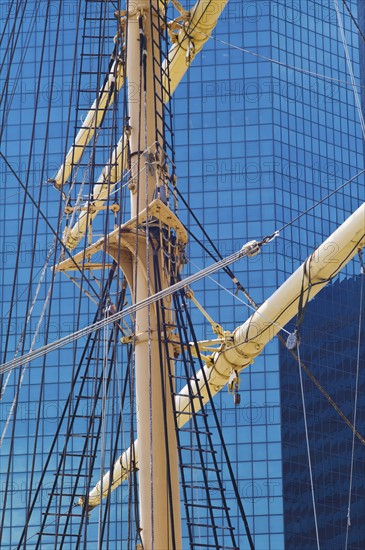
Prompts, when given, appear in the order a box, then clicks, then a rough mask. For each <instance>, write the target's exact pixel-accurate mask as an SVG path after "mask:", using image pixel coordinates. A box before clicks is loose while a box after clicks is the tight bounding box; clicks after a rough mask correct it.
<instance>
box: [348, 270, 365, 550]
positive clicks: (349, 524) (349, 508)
mask: <svg viewBox="0 0 365 550" xmlns="http://www.w3.org/2000/svg"><path fill="white" fill-rule="evenodd" d="M360 277H361V287H360V311H359V325H358V339H357V359H356V378H355V400H354V420H353V426H354V429H353V432H352V449H351V467H350V483H349V485H350V487H349V500H348V507H347V524H346V541H345V550H347V545H348V538H349V529H350V527H351V497H352V478H353V473H354V459H355V430H356V420H357V399H358V389H359V371H360V347H361V325H362V304H363V293H364V277H365V274H364V273H363V271H362V270H361V275H360Z"/></svg>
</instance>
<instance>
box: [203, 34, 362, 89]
mask: <svg viewBox="0 0 365 550" xmlns="http://www.w3.org/2000/svg"><path fill="white" fill-rule="evenodd" d="M199 34H202V35H203V36H206V37H208V38H210V39H211V40H214V41H215V42H219V43H220V44H223V45H224V46H229V47H230V48H233V49H234V50H238V51H240V52H243V53H247V54H249V55H252V56H253V57H256V58H258V59H262V60H263V61H268V62H270V63H273V64H275V65H279V66H280V67H284V68H286V69H290V70H292V71H298V72H299V73H302V74H305V75H308V76H313V77H315V78H321V79H323V80H328V81H329V82H335V83H337V84H343V85H344V86H346V87H348V86H351V87H352V82H348V81H347V80H341V79H338V78H333V77H331V76H327V75H324V74H321V73H317V72H314V71H309V70H307V69H303V68H302V67H297V66H296V65H289V64H288V63H284V62H283V61H279V60H278V59H273V58H271V57H267V56H265V55H261V54H259V53H256V52H252V51H251V50H247V48H242V47H241V46H237V45H236V44H231V43H230V42H227V41H226V40H221V39H219V38H217V37H216V36H213V35H208V34H206V33H204V32H203V31H202V30H199ZM356 87H357V88H358V89H360V90H361V89H365V86H363V85H361V84H358V85H357V86H356Z"/></svg>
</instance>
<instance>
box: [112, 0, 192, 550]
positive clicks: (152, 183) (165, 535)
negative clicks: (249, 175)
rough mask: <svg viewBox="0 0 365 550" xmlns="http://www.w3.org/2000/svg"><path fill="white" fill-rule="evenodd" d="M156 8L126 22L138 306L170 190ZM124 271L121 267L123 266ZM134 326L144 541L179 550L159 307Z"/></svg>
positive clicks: (142, 8)
mask: <svg viewBox="0 0 365 550" xmlns="http://www.w3.org/2000/svg"><path fill="white" fill-rule="evenodd" d="M159 9H163V7H162V4H161V3H160V2H159V1H158V0H152V1H151V0H138V3H137V2H134V3H133V2H129V3H128V13H127V17H126V21H127V75H128V80H127V89H128V92H127V93H128V112H129V117H130V118H129V125H130V138H129V145H130V152H131V157H130V158H131V166H132V173H131V175H132V185H130V188H131V217H132V219H136V232H135V253H134V262H133V275H132V282H131V285H130V286H131V287H132V294H133V295H134V300H135V301H136V302H140V301H141V300H143V299H144V298H146V297H147V296H149V295H151V294H153V293H154V292H155V291H156V281H155V277H154V265H153V249H156V248H158V243H157V242H156V240H157V239H156V237H154V236H152V232H149V228H148V208H149V205H150V204H151V203H152V201H153V199H154V197H156V195H158V193H159V192H161V188H162V187H164V185H165V183H164V182H163V181H162V180H161V173H160V172H159V169H158V165H159V162H160V161H161V160H162V158H161V156H162V155H163V144H162V143H161V137H162V135H163V130H162V119H163V112H162V110H163V103H162V100H161V101H158V100H156V97H157V98H158V97H159V98H161V99H162V90H161V84H160V83H159V80H160V74H161V66H160V59H161V58H160V52H159V50H158V48H159V45H160V33H159V21H158V19H159V17H160V14H159ZM157 53H158V54H157ZM160 82H161V80H160ZM159 88H160V89H159ZM136 92H137V93H136ZM165 191H166V190H164V192H165ZM164 192H163V193H164ZM146 210H147V212H146V214H145V216H144V217H145V218H146V222H145V225H144V227H142V226H141V222H142V217H143V211H146ZM158 256H159V257H158V265H159V267H160V279H161V286H162V288H164V287H167V286H168V284H169V282H168V281H166V277H165V275H164V270H163V269H162V262H163V257H162V252H161V250H160V252H159V253H158ZM155 261H156V260H155ZM121 267H122V268H124V265H123V261H122V262H121ZM135 323H136V325H135V326H136V334H135V338H136V341H135V377H136V413H137V435H138V441H139V502H140V527H141V538H142V542H143V548H146V549H149V548H151V549H152V548H155V549H156V550H157V549H159V550H160V549H162V548H164V549H171V550H172V549H173V548H181V527H180V522H181V520H180V495H179V481H178V456H177V444H176V432H175V426H174V417H173V411H172V400H171V397H170V388H169V377H168V373H167V370H166V369H167V365H166V357H164V355H166V352H165V351H164V349H161V347H160V348H159V336H158V331H159V330H161V328H160V327H159V326H158V322H157V311H156V307H155V306H150V307H149V308H145V309H143V310H141V311H138V312H137V314H136V319H135ZM170 355H173V353H172V352H171V354H170Z"/></svg>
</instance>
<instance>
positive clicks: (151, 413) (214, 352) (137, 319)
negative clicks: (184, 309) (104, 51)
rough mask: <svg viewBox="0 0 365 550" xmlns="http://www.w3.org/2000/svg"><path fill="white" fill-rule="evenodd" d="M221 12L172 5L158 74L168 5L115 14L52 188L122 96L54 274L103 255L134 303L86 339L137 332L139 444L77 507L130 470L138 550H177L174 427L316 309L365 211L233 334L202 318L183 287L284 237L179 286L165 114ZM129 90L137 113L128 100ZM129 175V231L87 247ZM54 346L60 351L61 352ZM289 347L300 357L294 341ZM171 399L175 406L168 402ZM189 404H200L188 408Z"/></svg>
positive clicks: (119, 229)
mask: <svg viewBox="0 0 365 550" xmlns="http://www.w3.org/2000/svg"><path fill="white" fill-rule="evenodd" d="M226 3H227V0H208V1H201V0H198V2H197V4H196V5H195V6H194V8H193V9H192V10H191V11H190V12H187V11H185V10H183V9H182V8H181V6H180V5H179V4H178V5H177V8H178V10H179V11H180V16H179V17H178V18H177V19H176V20H175V21H172V22H170V23H168V31H169V35H170V39H171V41H172V44H173V45H172V48H171V49H170V51H169V53H168V57H167V59H165V61H164V62H163V63H161V57H162V56H161V48H162V45H161V42H162V40H163V39H162V36H163V31H164V25H165V10H166V4H165V3H164V2H161V1H160V0H151V1H150V0H138V2H136V3H134V4H132V3H130V4H129V9H128V11H123V12H118V13H117V14H116V16H117V19H118V21H119V30H118V32H119V33H120V35H122V36H123V39H125V44H123V47H122V48H121V49H120V50H119V51H118V49H116V50H115V54H114V59H113V61H112V63H111V67H110V72H109V74H108V75H107V77H106V80H105V82H104V85H103V87H102V88H101V89H100V92H99V95H98V97H97V99H96V100H95V103H94V104H93V106H92V108H91V109H90V111H89V113H88V114H87V116H86V118H85V121H84V123H83V126H82V128H81V129H80V131H79V133H78V135H77V136H76V140H75V143H74V145H73V146H72V147H71V149H70V150H69V152H68V153H67V156H66V158H65V162H64V164H63V165H62V166H61V167H60V169H59V170H58V172H57V174H56V176H55V177H54V178H53V179H52V180H51V181H52V183H53V184H54V186H55V187H56V188H57V189H59V190H61V191H62V192H63V193H64V187H65V186H66V184H67V182H68V180H69V178H70V177H71V175H72V172H73V170H74V167H75V166H77V164H78V163H79V161H80V159H81V157H82V154H83V152H84V149H85V147H86V145H87V144H88V143H89V142H90V140H91V139H92V138H93V136H94V134H95V132H96V130H97V129H98V128H99V127H101V126H102V122H103V119H104V117H105V113H106V111H107V110H108V109H109V108H110V107H111V105H112V103H113V101H114V94H115V88H116V89H117V90H118V91H119V90H121V89H122V87H123V86H126V88H127V97H128V124H126V125H125V129H124V133H123V135H122V136H121V138H120V140H119V142H118V145H117V147H116V149H115V150H114V151H113V152H112V154H111V156H110V159H109V161H108V162H107V164H106V165H105V167H104V169H103V170H102V172H101V175H100V177H99V179H98V181H97V183H96V184H95V186H94V189H93V199H92V201H88V202H86V203H85V204H83V205H82V206H74V207H72V206H71V205H70V204H69V203H67V202H66V207H65V212H66V214H67V215H68V216H71V218H72V219H73V217H74V216H75V215H76V216H77V220H76V222H75V223H73V225H71V224H70V225H69V226H67V228H66V230H65V233H64V236H63V238H64V244H65V246H66V247H67V248H68V249H69V250H70V251H72V250H73V249H74V248H75V247H76V246H77V245H78V244H79V243H80V241H81V239H82V237H83V236H84V235H85V233H88V239H89V242H88V246H86V247H85V249H84V250H82V251H81V252H78V253H77V254H75V255H74V256H73V257H72V258H71V259H64V260H63V261H61V262H60V263H59V264H58V265H57V266H56V267H55V271H57V272H64V273H66V274H67V273H68V272H70V271H80V272H85V271H86V272H92V271H94V270H96V271H97V270H100V269H102V268H105V266H106V264H105V262H104V261H103V262H100V261H96V262H93V261H92V258H93V256H95V255H97V254H100V253H102V254H104V255H105V254H107V255H108V256H110V257H111V258H112V261H113V263H114V264H116V265H118V267H119V268H120V269H121V271H122V272H123V274H124V276H125V278H126V281H127V283H128V286H129V289H130V292H131V296H132V297H133V305H132V306H130V308H127V310H125V309H124V310H121V311H120V312H118V311H117V309H115V306H113V309H111V310H109V313H108V315H106V317H105V319H104V320H103V321H102V322H101V323H100V322H99V324H98V326H97V327H96V326H90V327H89V333H91V332H93V331H94V330H95V329H96V328H101V327H103V326H107V325H112V324H113V323H116V322H117V321H119V320H121V319H123V318H124V317H126V316H127V315H131V316H132V318H133V323H134V332H133V333H132V334H131V335H130V336H129V337H128V338H124V342H123V338H122V342H123V343H125V344H131V343H132V344H133V348H134V355H135V377H136V411H137V440H136V441H135V443H134V444H133V445H132V446H131V447H130V448H128V449H127V450H126V451H125V452H124V453H123V454H122V455H121V456H120V457H119V458H118V459H117V461H116V462H115V464H114V467H113V468H112V469H111V470H110V471H109V472H107V473H106V474H105V475H104V476H103V477H102V479H101V480H100V481H99V482H98V483H97V484H96V486H95V487H94V488H93V489H92V490H91V491H90V493H89V494H87V495H85V496H82V497H80V498H79V499H78V505H79V506H81V507H82V508H85V509H86V511H87V513H89V512H90V511H91V510H92V509H93V508H95V507H96V506H98V505H99V504H100V503H101V501H102V499H103V498H105V497H108V496H110V493H111V492H112V491H113V490H114V489H116V488H117V487H118V486H119V485H120V484H121V483H122V482H123V481H126V480H127V479H128V478H129V476H130V475H131V474H132V473H133V472H134V471H136V470H137V469H138V472H139V499H138V500H139V514H140V533H139V536H140V540H141V547H143V548H146V549H147V548H156V549H160V548H166V549H167V548H170V549H173V548H181V547H182V543H181V538H182V534H181V521H180V517H181V511H180V492H179V472H178V463H179V453H178V448H179V442H178V441H177V435H176V427H177V428H178V429H181V428H182V427H183V426H185V425H186V424H187V423H188V422H189V421H191V420H192V418H193V417H194V415H196V413H198V412H199V411H200V410H201V408H202V407H203V405H204V404H206V403H208V402H209V401H210V400H211V398H212V397H214V395H215V394H216V393H218V392H219V391H220V390H221V389H222V388H224V387H226V386H227V385H228V387H229V389H230V391H232V392H234V391H235V390H236V389H237V387H238V384H239V374H240V372H241V371H242V370H243V369H245V368H247V367H248V366H249V365H251V364H252V363H253V362H254V359H255V358H256V357H257V356H258V355H259V354H260V353H262V351H263V349H264V347H265V345H266V344H267V343H268V342H269V341H270V340H271V339H272V338H274V336H275V335H276V334H277V333H278V332H279V331H280V330H281V329H282V327H283V326H285V325H286V324H287V323H288V322H289V321H290V320H291V319H293V318H294V317H295V316H296V315H297V314H298V310H299V308H300V304H301V303H302V302H303V300H304V301H308V300H310V299H312V298H314V296H315V295H316V294H317V293H318V292H319V291H320V290H321V289H322V288H323V287H324V286H325V285H326V284H327V283H328V282H329V281H331V280H332V279H333V278H334V277H335V276H336V274H337V273H338V272H339V271H340V270H341V269H342V267H343V266H344V265H346V264H347V263H348V262H349V261H350V260H351V259H352V258H354V257H355V256H356V254H358V253H359V251H361V250H362V248H363V247H364V246H365V205H364V204H363V205H361V206H360V207H359V208H358V210H357V211H355V212H354V213H353V214H352V216H350V217H349V218H348V219H347V220H346V221H345V222H344V223H343V224H342V225H341V226H340V227H339V228H338V229H337V230H336V231H335V232H334V233H333V234H332V235H331V236H330V237H328V239H327V240H326V241H324V243H323V244H322V245H320V246H319V247H318V248H317V250H316V251H314V252H313V254H312V255H311V256H310V257H309V258H308V259H307V260H306V261H305V262H304V263H303V265H302V266H300V267H299V268H298V269H297V270H296V271H295V272H294V273H293V275H292V276H291V277H290V278H289V279H288V280H287V281H286V282H285V283H284V284H283V285H282V286H281V287H280V288H279V289H278V290H277V291H276V292H275V293H274V294H273V295H272V296H271V297H270V298H269V299H268V300H266V302H264V303H263V304H262V305H261V306H260V307H259V308H258V309H257V311H256V312H255V313H254V314H253V315H252V316H251V317H250V318H249V319H248V320H247V321H246V322H245V323H243V324H242V325H241V326H239V327H237V328H236V329H235V330H234V331H233V332H230V331H226V330H224V327H221V326H220V325H218V324H217V323H215V322H214V321H213V319H211V318H210V317H209V316H208V314H207V313H206V312H205V311H204V310H203V308H202V307H201V306H200V304H199V302H198V301H197V299H196V297H195V296H194V293H193V291H192V290H191V289H190V285H192V284H193V283H194V282H195V281H196V280H199V278H202V277H204V276H206V275H207V274H208V273H209V274H210V273H214V272H215V271H217V270H218V269H220V268H222V267H226V266H227V265H229V263H232V262H233V261H236V260H238V259H240V258H243V257H247V258H248V260H249V258H250V257H251V256H253V255H255V254H258V253H260V251H261V248H263V247H264V245H265V244H267V242H269V241H270V240H271V239H273V238H276V237H278V236H279V234H280V232H279V231H278V232H275V233H273V235H271V236H269V237H266V238H264V239H262V240H261V241H258V242H256V241H253V242H249V243H247V244H246V245H244V246H243V247H242V250H241V251H239V252H237V253H236V254H235V255H232V257H230V258H227V259H226V261H221V262H217V264H216V265H213V266H211V269H210V270H208V269H204V270H202V271H201V272H198V273H197V274H196V275H193V276H191V277H189V278H187V279H181V277H180V271H181V270H182V268H183V265H184V264H185V262H186V256H185V249H186V246H187V243H188V235H187V231H186V229H185V227H184V225H183V224H182V223H181V221H180V220H179V218H178V216H177V213H176V211H174V210H173V209H171V208H170V205H169V203H170V200H171V199H175V198H176V192H175V187H176V176H175V174H174V168H172V169H171V167H170V169H169V164H170V165H171V164H173V163H172V162H170V159H169V156H168V150H167V147H166V143H165V139H166V138H165V136H166V133H167V132H166V128H165V126H166V124H168V123H167V122H166V117H167V115H166V111H165V108H166V105H168V104H169V102H170V99H171V95H172V94H173V92H174V90H175V89H176V88H177V86H178V84H179V82H180V81H181V79H182V77H183V76H184V74H185V72H186V71H187V69H188V67H189V65H190V63H191V62H192V60H193V59H194V57H195V55H197V54H198V53H199V52H200V50H201V49H202V48H203V46H204V44H205V43H206V42H207V40H208V39H209V37H210V35H211V33H212V31H213V29H214V27H215V25H216V24H217V21H218V18H219V16H220V14H221V13H222V11H223V9H224V7H225V5H226ZM174 5H175V2H174ZM126 53H127V55H126ZM136 83H138V86H137V88H138V94H139V101H138V102H136V101H135V100H134V94H135V86H136ZM151 106H153V108H151ZM126 172H128V173H129V179H128V188H129V190H130V211H131V219H130V220H129V221H127V222H125V223H124V224H122V225H117V226H116V227H115V229H114V231H113V232H111V233H109V235H107V236H105V237H102V238H101V239H99V240H98V241H96V242H94V243H92V242H91V237H92V232H91V227H92V222H93V220H94V219H95V218H96V216H97V215H98V213H99V212H100V211H105V210H107V211H108V210H110V211H111V212H113V213H114V214H115V215H116V213H117V212H119V208H120V207H119V205H118V204H117V203H116V202H113V203H111V197H112V193H113V191H114V190H115V188H116V186H117V185H118V184H119V182H120V181H121V179H122V177H123V174H125V173H126ZM65 197H66V195H65ZM112 265H113V264H110V266H112ZM178 292H182V293H183V294H184V295H185V296H186V298H188V299H190V300H191V301H192V302H193V303H194V304H195V306H196V307H198V308H199V309H200V310H201V311H202V313H203V314H204V315H206V316H207V318H208V321H209V322H210V323H211V325H212V328H213V331H214V333H215V334H216V336H217V337H216V339H214V340H208V341H202V342H195V343H189V344H187V343H185V344H184V343H183V342H182V341H181V339H180V338H179V336H178V334H177V324H176V315H177V314H176V312H175V311H174V294H175V293H178ZM81 334H82V335H85V334H87V331H85V330H84V331H80V335H74V336H73V338H77V337H79V336H81ZM70 336H71V337H72V335H70ZM66 340H67V342H69V341H71V340H70V339H66ZM66 340H64V342H66ZM59 345H60V346H61V345H63V342H62V341H60V342H59ZM184 345H185V346H186V347H187V346H188V345H189V346H190V347H191V349H190V352H189V353H191V354H192V355H193V356H196V357H199V359H200V360H201V361H202V362H203V367H202V369H201V370H200V371H198V372H197V373H195V374H194V376H192V377H191V379H189V380H188V381H187V383H186V385H185V386H184V387H183V388H182V389H180V390H179V392H178V393H176V392H174V387H173V383H172V382H171V380H172V379H173V378H174V368H175V367H174V360H176V359H178V357H179V355H181V353H182V348H183V346H184ZM295 345H299V343H298V341H297V342H295V343H294V347H295ZM52 349H54V348H52ZM48 351H49V348H48V347H47V346H45V348H44V350H38V352H39V354H40V355H38V356H41V355H42V354H45V353H48ZM35 352H37V350H35ZM33 357H35V353H34V352H32V355H29V356H24V357H19V358H17V361H16V362H14V361H10V362H9V364H5V365H3V366H2V367H1V369H2V370H1V372H6V370H10V369H11V368H15V366H19V365H22V364H24V363H26V362H28V361H30V360H31V359H32V358H33ZM158 367H159V368H158ZM170 394H172V397H173V399H169V397H168V396H169V395H170ZM166 396H167V397H166ZM196 396H199V399H196V401H193V398H195V397H196ZM151 479H153V483H152V482H151ZM251 542H252V541H251ZM251 547H253V545H252V544H251Z"/></svg>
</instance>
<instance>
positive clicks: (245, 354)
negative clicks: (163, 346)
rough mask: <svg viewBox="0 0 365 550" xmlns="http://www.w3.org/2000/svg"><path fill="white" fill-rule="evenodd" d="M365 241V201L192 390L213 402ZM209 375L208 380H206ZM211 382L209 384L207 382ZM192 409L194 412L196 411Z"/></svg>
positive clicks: (183, 394)
mask: <svg viewBox="0 0 365 550" xmlns="http://www.w3.org/2000/svg"><path fill="white" fill-rule="evenodd" d="M364 246H365V203H364V204H362V205H361V206H360V207H359V208H358V209H357V210H356V211H355V212H354V213H353V214H352V215H351V216H350V217H349V218H348V219H347V220H345V222H344V223H343V224H342V225H341V226H340V227H338V229H337V230H336V231H335V232H334V233H332V235H331V236H330V237H328V239H326V240H325V241H324V242H323V243H322V244H321V245H320V246H319V247H318V248H317V249H316V250H315V251H314V252H313V254H311V255H310V256H309V257H308V258H307V259H306V261H305V262H304V263H303V264H302V265H301V266H300V267H299V268H298V269H297V270H296V271H295V272H294V273H293V274H292V275H291V276H290V277H289V278H288V279H287V280H286V281H285V282H284V283H283V284H282V285H281V286H280V287H279V288H278V289H277V290H276V291H275V292H274V294H273V295H272V296H270V298H268V299H267V300H266V302H264V303H263V304H262V305H261V306H260V307H259V308H258V310H257V311H256V312H255V313H254V314H253V315H252V316H251V317H250V318H249V319H248V320H247V321H246V322H245V323H243V325H240V326H239V327H237V328H236V329H235V331H234V332H233V335H232V340H231V342H230V343H226V344H225V345H224V346H223V347H222V349H221V350H220V351H219V352H216V353H215V354H214V355H213V356H212V358H211V363H209V366H205V367H204V368H203V370H200V371H198V373H197V379H198V380H199V388H197V387H196V386H195V384H196V383H195V381H194V380H191V381H190V384H191V387H192V392H193V393H197V392H198V391H199V392H200V393H201V395H202V396H203V397H204V401H206V402H208V401H209V394H210V396H211V397H213V396H214V395H215V394H216V393H218V392H219V391H220V390H221V389H222V388H223V387H224V386H225V385H226V384H227V382H228V380H229V377H230V373H231V371H232V370H236V371H237V372H240V371H241V370H243V369H245V368H246V367H248V366H249V365H250V364H252V363H253V361H254V359H255V357H257V356H258V355H259V354H260V353H261V352H262V351H263V349H264V347H265V345H266V344H267V343H268V342H270V340H272V338H273V337H274V336H275V335H276V334H277V333H278V332H279V330H280V327H283V326H285V325H286V324H287V323H288V322H289V321H290V320H291V319H292V318H293V317H295V315H296V314H297V312H298V304H299V299H300V295H301V293H302V292H304V293H305V297H307V296H308V293H309V299H310V300H311V299H312V298H314V296H315V295H316V294H318V292H319V291H320V290H321V289H322V288H323V287H325V286H326V285H327V283H328V282H329V281H330V280H331V279H332V278H333V277H335V275H336V274H337V273H338V272H339V271H340V270H341V269H342V268H343V267H344V266H345V265H346V264H347V263H348V262H349V261H350V260H351V259H352V258H354V256H355V255H356V254H357V253H358V250H360V249H362V248H363V247H364ZM205 380H207V382H208V384H206V383H205ZM207 385H208V386H209V389H208V387H207ZM190 402H191V399H190V398H189V387H188V385H186V386H185V387H184V388H183V389H182V390H181V391H180V395H179V396H176V410H177V411H180V412H183V411H184V412H189V411H190ZM194 407H195V412H197V411H198V410H199V400H198V399H195V400H194ZM190 412H191V411H190ZM190 418H191V416H190V415H188V414H184V415H181V416H180V417H179V418H178V423H179V427H182V426H183V425H184V424H186V422H188V421H189V420H190ZM129 457H130V449H128V450H127V451H126V452H125V453H123V455H122V456H121V457H120V458H119V459H118V461H117V462H116V464H115V466H114V471H113V480H112V486H111V491H113V490H114V489H116V488H117V487H118V486H119V485H120V484H121V483H122V482H123V481H124V480H125V479H127V477H128V474H129V472H130V471H131V465H130V462H128V461H129ZM134 467H138V442H135V462H134ZM109 483H110V475H109V473H108V474H106V476H104V479H103V494H102V498H104V497H105V496H106V495H107V494H108V487H109ZM100 498H101V491H100V481H99V483H98V484H97V485H96V487H95V488H94V489H93V490H92V491H91V492H90V494H89V499H88V504H89V506H90V507H94V506H97V505H98V504H99V503H100ZM80 504H81V505H82V502H80Z"/></svg>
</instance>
